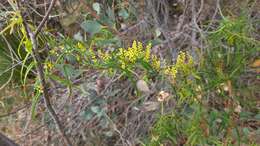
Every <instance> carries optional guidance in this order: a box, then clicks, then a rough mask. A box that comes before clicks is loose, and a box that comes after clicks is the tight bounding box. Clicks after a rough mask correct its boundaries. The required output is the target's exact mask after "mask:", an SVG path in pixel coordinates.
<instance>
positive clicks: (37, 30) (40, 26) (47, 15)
mask: <svg viewBox="0 0 260 146" xmlns="http://www.w3.org/2000/svg"><path fill="white" fill-rule="evenodd" d="M55 2H56V0H52V1H51V4H50V6H49V8H48V10H47V12H46V14H45V16H44V17H43V19H42V21H41V22H40V24H39V26H38V27H37V28H36V31H35V33H34V35H35V36H37V35H38V33H39V32H40V31H41V29H42V27H43V25H44V24H45V22H46V21H47V20H48V18H49V15H50V13H51V10H52V8H53V6H54V4H55Z"/></svg>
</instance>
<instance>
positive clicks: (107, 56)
mask: <svg viewBox="0 0 260 146" xmlns="http://www.w3.org/2000/svg"><path fill="white" fill-rule="evenodd" d="M98 56H99V57H100V59H102V60H103V61H104V62H107V61H109V60H110V59H112V56H111V55H110V54H109V53H107V52H102V51H101V50H98Z"/></svg>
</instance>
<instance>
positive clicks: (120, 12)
mask: <svg viewBox="0 0 260 146" xmlns="http://www.w3.org/2000/svg"><path fill="white" fill-rule="evenodd" d="M118 15H119V16H120V17H123V18H124V19H125V20H126V19H127V18H128V17H129V14H128V12H127V11H126V10H125V9H121V10H120V11H119V12H118Z"/></svg>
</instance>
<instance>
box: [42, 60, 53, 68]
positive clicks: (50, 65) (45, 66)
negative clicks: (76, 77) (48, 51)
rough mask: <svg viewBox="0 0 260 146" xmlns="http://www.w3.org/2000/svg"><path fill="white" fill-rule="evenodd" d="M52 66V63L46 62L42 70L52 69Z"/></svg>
mask: <svg viewBox="0 0 260 146" xmlns="http://www.w3.org/2000/svg"><path fill="white" fill-rule="evenodd" d="M53 67H54V65H53V63H51V62H50V61H47V62H46V63H44V68H45V69H50V70H51V69H53Z"/></svg>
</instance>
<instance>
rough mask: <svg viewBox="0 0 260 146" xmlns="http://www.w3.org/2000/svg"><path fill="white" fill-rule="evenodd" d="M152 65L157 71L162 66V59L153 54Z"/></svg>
mask: <svg viewBox="0 0 260 146" xmlns="http://www.w3.org/2000/svg"><path fill="white" fill-rule="evenodd" d="M151 65H152V67H153V68H154V69H155V70H156V71H160V68H161V61H160V59H159V58H158V57H156V56H155V55H152V62H151Z"/></svg>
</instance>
